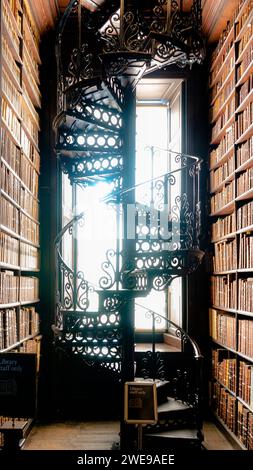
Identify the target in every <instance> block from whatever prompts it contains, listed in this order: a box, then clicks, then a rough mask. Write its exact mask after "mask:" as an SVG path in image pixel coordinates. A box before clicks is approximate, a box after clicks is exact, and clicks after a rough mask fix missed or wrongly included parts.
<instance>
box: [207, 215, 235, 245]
mask: <svg viewBox="0 0 253 470" xmlns="http://www.w3.org/2000/svg"><path fill="white" fill-rule="evenodd" d="M235 231H236V218H235V212H233V213H232V214H231V215H227V216H226V217H220V218H219V219H218V220H217V221H216V222H215V223H213V224H212V226H211V236H212V240H213V241H214V240H218V239H219V238H222V237H224V236H226V235H229V234H231V233H234V232H235Z"/></svg>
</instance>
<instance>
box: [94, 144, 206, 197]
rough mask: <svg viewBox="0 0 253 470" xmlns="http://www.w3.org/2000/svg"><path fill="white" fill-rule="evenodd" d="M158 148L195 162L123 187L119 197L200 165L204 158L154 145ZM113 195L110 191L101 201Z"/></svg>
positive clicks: (118, 194) (117, 192)
mask: <svg viewBox="0 0 253 470" xmlns="http://www.w3.org/2000/svg"><path fill="white" fill-rule="evenodd" d="M154 148H156V149H158V150H164V151H167V152H168V153H173V154H175V155H178V156H179V157H184V158H187V159H192V160H194V162H193V163H192V162H191V163H189V164H185V165H183V166H181V167H180V168H176V169H175V170H172V171H168V172H166V173H163V174H161V175H158V176H154V177H152V178H150V179H148V180H145V181H142V182H140V183H137V184H135V185H134V186H130V187H128V188H125V189H122V190H121V191H115V193H114V194H115V195H117V196H118V197H119V196H122V195H123V194H127V193H129V192H131V191H134V190H135V189H136V188H139V187H141V186H144V185H145V184H148V183H152V182H153V181H158V180H159V179H162V178H165V177H167V178H169V177H173V176H174V174H176V173H179V172H181V171H182V170H184V169H186V168H193V167H195V168H197V167H198V166H200V165H201V164H202V162H203V158H201V157H198V156H194V155H189V154H186V153H182V152H174V151H171V150H169V149H166V150H165V149H162V148H159V147H154ZM111 196H112V194H111V193H110V194H109V195H107V196H105V197H103V198H101V199H100V202H107V201H109V199H110V197H111Z"/></svg>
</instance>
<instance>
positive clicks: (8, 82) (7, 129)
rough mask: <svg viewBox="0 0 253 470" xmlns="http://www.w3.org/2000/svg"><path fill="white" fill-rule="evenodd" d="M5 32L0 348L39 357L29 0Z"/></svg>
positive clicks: (34, 63) (33, 29)
mask: <svg viewBox="0 0 253 470" xmlns="http://www.w3.org/2000/svg"><path fill="white" fill-rule="evenodd" d="M0 32H1V46H0V96H1V112H0V167H1V168H0V174H1V177H0V353H3V354H6V353H9V352H11V353H14V354H18V353H29V354H35V355H36V358H37V362H38V363H39V347H38V342H39V341H40V336H39V316H38V313H37V311H36V310H37V303H38V302H39V279H38V273H39V269H40V242H39V231H40V225H39V200H38V189H39V174H40V152H39V131H40V123H39V114H38V109H39V108H40V105H41V95H40V90H39V66H40V56H39V31H38V28H37V26H36V23H35V21H34V18H33V15H32V13H31V9H30V1H29V0H2V1H1V3H0ZM0 357H1V356H0ZM12 418H13V417H12ZM23 418H25V416H24V417H23ZM13 419H14V422H15V418H13ZM8 421H9V418H8V417H0V440H1V439H3V436H1V423H2V424H3V423H5V425H6V422H7V423H8ZM0 446H1V442H0Z"/></svg>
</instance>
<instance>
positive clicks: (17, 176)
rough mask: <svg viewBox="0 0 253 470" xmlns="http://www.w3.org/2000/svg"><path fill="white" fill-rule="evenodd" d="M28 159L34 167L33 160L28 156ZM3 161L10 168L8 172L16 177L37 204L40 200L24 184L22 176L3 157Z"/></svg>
mask: <svg viewBox="0 0 253 470" xmlns="http://www.w3.org/2000/svg"><path fill="white" fill-rule="evenodd" d="M24 155H25V154H24ZM26 158H27V159H28V161H29V162H30V163H31V165H32V166H34V165H33V163H32V162H31V160H30V159H29V158H28V157H27V156H26ZM1 160H2V162H3V163H4V164H5V166H6V167H7V168H8V170H9V171H10V172H11V173H12V174H13V175H14V176H15V178H17V180H18V181H20V183H21V186H23V188H25V189H26V191H27V192H28V193H29V194H30V195H31V196H32V197H33V199H35V200H36V201H37V202H39V200H38V199H37V198H36V197H35V196H34V194H33V193H32V191H31V190H30V189H29V188H28V186H26V184H25V183H24V182H23V180H22V179H21V178H20V176H19V175H18V174H17V173H16V172H15V171H14V170H13V168H12V167H11V166H10V165H9V163H8V162H7V161H6V160H5V159H4V158H3V157H1Z"/></svg>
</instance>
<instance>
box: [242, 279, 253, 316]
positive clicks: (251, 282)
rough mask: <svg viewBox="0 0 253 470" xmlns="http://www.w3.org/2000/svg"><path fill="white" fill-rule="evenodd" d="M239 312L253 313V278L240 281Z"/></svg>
mask: <svg viewBox="0 0 253 470" xmlns="http://www.w3.org/2000/svg"><path fill="white" fill-rule="evenodd" d="M238 310H241V311H243V312H253V278H252V277H249V278H242V279H238Z"/></svg>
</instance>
